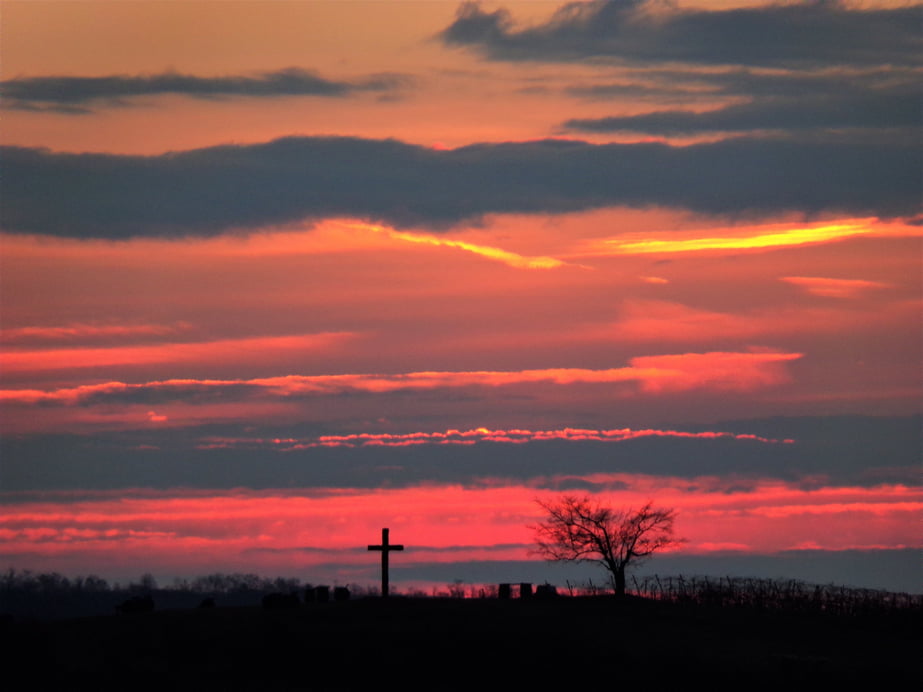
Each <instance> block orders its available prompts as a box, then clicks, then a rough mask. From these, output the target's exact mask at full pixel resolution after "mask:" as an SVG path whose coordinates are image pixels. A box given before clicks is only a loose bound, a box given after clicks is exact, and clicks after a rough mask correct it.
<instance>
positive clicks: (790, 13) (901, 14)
mask: <svg viewBox="0 0 923 692" xmlns="http://www.w3.org/2000/svg"><path fill="white" fill-rule="evenodd" d="M921 19H923V12H921V7H920V6H916V7H904V8H899V9H882V10H871V9H869V10H865V9H859V8H851V7H849V6H847V5H846V4H845V3H842V2H837V1H836V0H832V1H824V2H799V3H793V4H771V5H766V6H762V7H751V8H738V9H732V10H724V11H703V10H681V9H665V7H664V6H663V5H657V4H656V3H654V2H650V1H649V0H611V1H610V0H597V1H595V2H587V3H581V2H573V3H569V4H566V5H564V6H563V7H561V8H560V9H559V10H558V11H557V12H556V13H555V14H554V16H553V17H552V18H551V19H550V20H549V21H547V22H545V23H544V24H539V25H537V26H532V27H529V28H524V29H519V30H517V29H516V28H515V27H514V24H513V21H512V18H511V16H510V14H509V13H508V12H507V11H506V10H503V9H500V10H497V11H495V12H487V11H484V10H482V9H481V8H480V6H479V5H478V4H477V3H474V2H468V3H465V4H464V5H462V6H461V8H460V9H459V12H458V16H457V18H456V20H455V21H454V22H453V23H452V24H451V25H450V26H449V27H448V28H447V29H445V31H444V32H443V33H442V39H443V41H444V42H445V43H447V44H450V45H461V46H471V47H474V48H477V49H479V50H481V51H483V52H484V54H485V55H486V56H487V57H488V58H491V59H494V60H534V61H545V62H555V61H561V62H565V61H578V60H585V59H587V58H602V59H614V60H620V61H631V62H642V61H643V62H645V63H671V62H685V63H696V64H707V65H722V64H735V65H750V66H766V67H795V66H798V67H806V66H816V67H820V66H825V65H827V66H831V65H881V64H898V65H907V64H913V65H919V64H921V61H923V50H921V44H923V36H921V33H920V30H919V27H920V21H921Z"/></svg>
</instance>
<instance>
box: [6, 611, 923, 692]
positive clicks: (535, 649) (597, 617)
mask: <svg viewBox="0 0 923 692" xmlns="http://www.w3.org/2000/svg"><path fill="white" fill-rule="evenodd" d="M920 624H921V618H920V614H919V612H906V613H891V614H887V615H875V616H869V617H861V618H857V617H848V618H847V617H839V616H832V615H818V614H795V613H761V612H755V611H745V610H739V609H715V608H708V609H706V608H703V607H686V606H675V605H670V604H666V603H656V602H651V601H644V600H640V599H632V600H627V601H616V600H613V599H610V598H604V597H595V598H560V599H556V600H550V601H539V600H533V601H519V600H512V601H499V600H491V599H483V600H453V599H444V600H441V599H434V598H424V599H402V598H392V599H391V600H389V601H381V600H378V599H366V600H357V601H349V602H342V603H318V604H311V605H306V606H302V607H300V608H297V609H293V610H279V611H266V610H262V609H261V608H259V607H253V608H221V607H218V608H213V609H203V610H176V611H155V612H152V613H133V614H122V615H112V616H100V617H89V618H79V619H71V620H61V621H51V622H28V621H6V622H4V623H2V624H0V631H2V636H3V641H2V642H0V644H2V647H3V648H2V651H3V654H4V660H5V666H4V667H5V674H6V677H7V681H9V680H10V679H12V680H16V679H17V678H18V675H19V672H20V671H21V672H23V673H25V678H24V679H23V680H21V681H20V682H19V683H18V684H20V685H25V686H27V687H28V688H29V689H53V688H58V687H60V688H67V689H132V688H139V687H141V688H145V689H152V688H163V689H177V688H179V689H208V690H237V689H260V690H352V689H375V688H376V687H378V686H380V687H381V688H387V689H391V688H397V689H401V690H407V689H421V690H424V689H425V690H451V689H472V688H474V689H477V688H478V687H483V688H486V689H485V692H487V689H493V688H495V687H502V688H506V689H515V690H529V689H534V690H544V689H559V688H560V689H587V690H591V689H596V688H599V686H605V687H606V688H619V687H621V686H623V685H635V684H639V683H640V684H644V685H645V687H647V688H649V689H663V688H665V687H667V686H672V685H674V684H682V685H685V686H690V687H693V688H694V687H698V686H699V683H701V684H704V685H706V686H710V687H715V686H718V687H730V686H732V685H733V686H735V687H736V686H739V685H741V684H745V683H750V682H757V683H763V684H765V683H772V684H778V683H786V684H791V683H796V684H798V685H802V684H805V683H815V682H816V683H821V682H822V683H824V686H825V687H827V686H829V685H830V684H832V683H843V682H847V681H849V682H853V683H855V682H856V681H862V682H874V683H875V684H876V687H880V686H881V685H882V684H893V683H910V684H914V685H915V687H917V686H919V683H920V681H921V677H923V676H921V674H920V672H919V671H920V665H919V654H920V651H921V648H920V644H921V630H920ZM763 684H760V686H761V687H762V686H764V685H763ZM24 688H25V687H23V689H24ZM8 689H11V688H8Z"/></svg>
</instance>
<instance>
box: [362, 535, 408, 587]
mask: <svg viewBox="0 0 923 692" xmlns="http://www.w3.org/2000/svg"><path fill="white" fill-rule="evenodd" d="M403 549H404V546H402V545H391V544H390V543H388V529H382V530H381V545H370V546H369V550H380V551H381V597H382V598H387V597H388V553H390V552H391V551H392V550H403Z"/></svg>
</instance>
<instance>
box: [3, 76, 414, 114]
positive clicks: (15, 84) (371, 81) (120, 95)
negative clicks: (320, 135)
mask: <svg viewBox="0 0 923 692" xmlns="http://www.w3.org/2000/svg"><path fill="white" fill-rule="evenodd" d="M407 83H408V78H407V77H403V76H401V75H394V74H380V75H372V76H370V77H365V78H363V79H360V80H357V81H335V80H330V79H325V78H323V77H321V76H319V75H317V74H316V73H314V72H311V71H308V70H302V69H298V68H289V69H285V70H278V71H276V72H266V73H263V74H259V75H255V76H239V75H232V76H224V77H199V76H195V75H184V74H178V73H164V74H157V75H148V76H130V75H111V76H105V77H68V76H50V77H23V78H18V79H10V80H7V81H4V82H0V90H2V93H3V97H4V101H5V105H6V107H8V108H19V109H27V110H55V111H58V112H63V113H88V112H91V109H90V107H89V106H90V105H98V104H99V103H109V104H112V103H121V102H123V101H124V100H126V99H131V98H134V97H138V96H159V95H164V94H181V95H184V96H191V97H195V98H223V97H250V98H274V97H281V96H321V97H344V96H350V95H352V94H354V93H356V92H360V91H379V92H382V91H392V90H395V89H398V88H401V87H404V86H406V85H407Z"/></svg>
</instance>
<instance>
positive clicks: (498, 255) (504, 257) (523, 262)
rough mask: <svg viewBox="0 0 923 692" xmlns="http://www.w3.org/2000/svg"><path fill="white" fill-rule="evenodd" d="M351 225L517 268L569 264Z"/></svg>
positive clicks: (394, 231) (431, 236)
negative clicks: (462, 252) (466, 253)
mask: <svg viewBox="0 0 923 692" xmlns="http://www.w3.org/2000/svg"><path fill="white" fill-rule="evenodd" d="M349 226H350V227H351V228H362V229H366V230H369V231H374V232H376V233H384V234H386V235H387V236H388V237H390V238H394V239H395V240H402V241H404V242H408V243H417V244H421V245H435V246H437V247H448V248H456V249H458V250H464V251H465V252H471V253H473V254H475V255H480V256H481V257H486V258H487V259H490V260H494V261H495V262H502V263H503V264H506V265H509V266H511V267H514V268H516V269H556V268H557V267H563V266H566V265H567V264H568V263H567V262H564V261H562V260H559V259H556V258H554V257H527V256H525V255H520V254H518V253H515V252H510V251H509V250H503V249H501V248H497V247H489V246H486V245H476V244H475V243H468V242H465V241H463V240H450V239H448V238H440V237H437V236H434V235H429V234H422V233H407V232H402V231H396V230H394V229H393V228H387V227H386V226H379V225H375V224H349Z"/></svg>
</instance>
